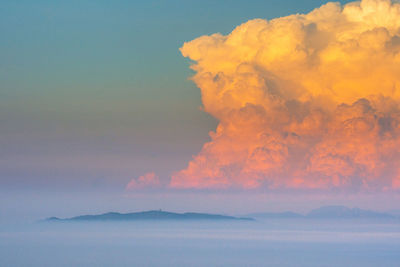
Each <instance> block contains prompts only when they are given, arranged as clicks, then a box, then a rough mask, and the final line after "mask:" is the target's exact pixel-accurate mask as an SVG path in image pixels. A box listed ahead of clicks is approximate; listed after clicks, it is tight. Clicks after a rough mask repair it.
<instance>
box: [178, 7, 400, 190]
mask: <svg viewBox="0 0 400 267" xmlns="http://www.w3.org/2000/svg"><path fill="white" fill-rule="evenodd" d="M181 52H182V54H183V56H185V57H188V58H190V59H191V60H193V62H194V64H193V65H192V66H191V68H192V69H193V70H194V71H195V72H196V74H195V75H194V76H193V78H192V79H193V81H194V82H195V83H196V85H197V86H198V87H199V88H200V89H201V94H202V101H203V105H204V110H205V111H206V112H208V113H209V114H211V115H212V116H214V117H215V118H216V119H218V120H219V125H218V127H217V129H216V131H215V132H212V133H210V137H211V141H210V142H208V143H206V144H205V145H204V146H203V148H202V150H201V152H200V153H199V154H198V155H196V156H194V157H193V160H192V161H191V162H189V164H188V166H187V168H186V169H184V170H181V171H179V172H176V173H174V174H173V175H172V179H171V183H170V186H171V187H174V188H229V187H237V188H258V187H262V186H265V187H268V188H273V189H274V188H275V189H277V188H320V189H326V188H332V187H336V188H351V189H365V190H383V189H384V188H388V187H389V188H398V187H399V186H398V184H399V182H398V180H399V178H398V173H399V167H398V165H400V153H399V148H400V4H399V3H394V2H391V1H389V0H363V1H361V2H353V3H349V4H346V5H344V6H341V5H340V4H339V3H328V4H326V5H324V6H322V7H320V8H317V9H315V10H313V11H312V12H310V13H309V14H297V15H291V16H288V17H282V18H277V19H273V20H271V21H266V20H262V19H255V20H250V21H248V22H246V23H244V24H242V25H240V26H238V27H237V28H236V29H234V30H233V31H232V32H231V33H230V34H228V35H226V36H224V35H221V34H213V35H211V36H202V37H200V38H197V39H195V40H193V41H191V42H187V43H185V44H184V45H183V47H182V48H181Z"/></svg>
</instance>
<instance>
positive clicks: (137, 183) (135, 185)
mask: <svg viewBox="0 0 400 267" xmlns="http://www.w3.org/2000/svg"><path fill="white" fill-rule="evenodd" d="M160 186H161V182H160V178H159V177H158V175H156V174H155V173H154V172H149V173H146V174H144V175H142V176H140V177H138V178H133V179H132V180H131V181H130V182H129V183H128V184H127V185H126V187H125V190H126V191H134V190H137V189H144V188H157V187H160Z"/></svg>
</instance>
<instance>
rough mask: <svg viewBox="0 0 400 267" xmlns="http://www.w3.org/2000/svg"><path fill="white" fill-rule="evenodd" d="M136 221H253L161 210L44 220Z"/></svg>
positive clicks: (217, 215)
mask: <svg viewBox="0 0 400 267" xmlns="http://www.w3.org/2000/svg"><path fill="white" fill-rule="evenodd" d="M137 220H153V221H161V220H162V221H164V220H180V221H187V220H213V221H215V220H218V221H220V220H254V219H253V218H244V217H243V218H239V217H233V216H225V215H219V214H207V213H194V212H187V213H175V212H167V211H161V210H151V211H142V212H132V213H118V212H109V213H104V214H99V215H81V216H76V217H72V218H67V219H60V218H57V217H51V218H48V219H46V220H45V221H48V222H71V221H75V222H77V221H137Z"/></svg>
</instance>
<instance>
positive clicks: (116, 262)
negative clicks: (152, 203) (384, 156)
mask: <svg viewBox="0 0 400 267" xmlns="http://www.w3.org/2000/svg"><path fill="white" fill-rule="evenodd" d="M399 260H400V224H399V222H398V221H391V222H390V221H388V222H383V221H370V222H365V221H349V220H345V221H343V220H342V221H331V220H329V221H327V220H306V219H303V220H269V221H255V222H238V221H235V222H228V221H226V222H176V221H175V222H173V221H171V222H131V223H122V222H121V223H90V224H85V223H55V224H54V223H53V224H50V223H37V224H33V225H29V226H24V227H23V226H13V227H11V226H8V227H5V226H3V227H1V228H0V265H1V266H266V265H269V266H398V262H399Z"/></svg>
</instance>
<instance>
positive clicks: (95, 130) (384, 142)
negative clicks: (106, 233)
mask: <svg viewBox="0 0 400 267" xmlns="http://www.w3.org/2000/svg"><path fill="white" fill-rule="evenodd" d="M347 2H349V1H342V2H341V3H342V4H345V3H347ZM325 3H326V1H317V0H315V1H311V0H310V1H294V0H293V1H292V0H290V1H278V0H273V1H272V0H271V1H268V0H264V1H256V0H254V1H246V3H244V2H243V1H235V0H227V1H218V0H217V1H215V0H214V1H177V0H171V1H118V0H117V1H112V2H110V1H41V0H39V1H2V8H1V9H0V32H1V42H0V57H1V61H0V88H1V90H0V121H1V126H0V127H1V128H0V147H1V149H0V199H1V200H2V201H1V203H2V204H0V212H1V215H2V217H3V218H4V216H11V217H15V218H17V217H20V218H25V217H27V218H28V217H29V218H33V217H35V216H36V217H39V216H47V215H48V216H51V215H58V216H62V215H75V214H76V213H82V212H101V211H109V210H110V209H113V210H122V211H129V210H142V209H148V208H163V209H170V210H191V209H192V210H197V211H210V212H216V211H218V212H228V213H241V212H246V211H249V212H255V211H262V210H279V209H292V210H297V211H305V210H307V209H309V208H312V207H315V206H318V205H320V204H336V203H341V204H350V205H358V206H361V207H369V206H370V207H372V208H376V209H381V210H382V209H398V208H400V207H398V206H396V204H395V203H396V202H394V201H393V200H398V199H399V196H398V193H397V191H396V190H397V188H399V187H400V170H399V169H398V167H396V164H397V163H398V162H399V158H400V157H399V155H398V152H396V148H397V147H399V144H400V143H399V141H398V139H397V134H400V131H399V130H398V123H399V122H400V119H399V118H400V116H399V112H398V107H399V100H400V97H399V93H398V92H397V93H396V88H399V87H400V83H399V78H397V76H398V75H397V74H396V73H398V71H399V70H400V67H399V66H400V60H399V52H398V51H399V40H400V35H399V29H400V25H399V24H398V21H400V19H399V17H398V16H399V14H400V12H399V8H398V6H391V5H390V1H380V0H376V1H374V0H364V1H363V4H361V8H360V4H359V3H358V4H357V3H356V4H352V5H350V6H348V8H347V9H346V8H344V7H343V6H340V5H339V4H329V5H327V6H325V7H324V8H321V9H318V10H317V11H315V12H313V13H310V14H308V13H309V12H311V11H312V10H314V9H315V8H319V7H320V6H321V5H323V4H325ZM357 5H358V7H357ZM371 12H372V13H371ZM374 12H375V13H374ZM367 13H368V14H372V15H368V14H367ZM294 14H308V15H297V16H296V15H294ZM366 14H367V15H366ZM289 15H294V16H291V17H290V19H288V18H282V19H279V18H281V17H285V16H289ZM274 18H277V19H276V20H273V22H271V20H272V19H274ZM254 19H258V20H254ZM267 20H268V21H270V22H267ZM240 25H241V26H240ZM238 26H239V28H237V29H236V30H235V28H236V27H238ZM233 30H235V31H234V32H232V31H233ZM231 32H232V33H231ZM215 33H217V34H216V35H215ZM191 77H192V78H191ZM50 213H51V214H50Z"/></svg>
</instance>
